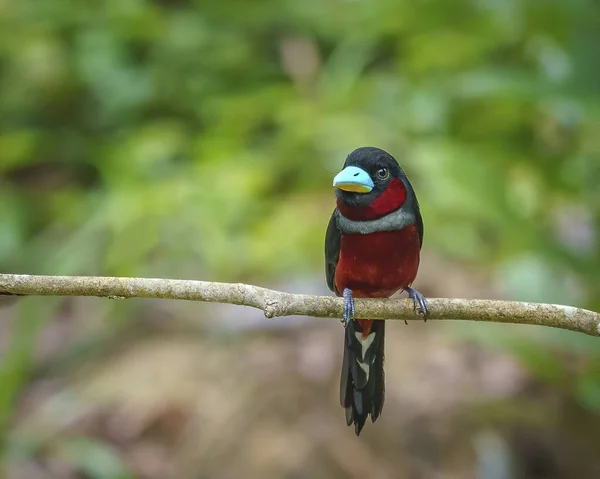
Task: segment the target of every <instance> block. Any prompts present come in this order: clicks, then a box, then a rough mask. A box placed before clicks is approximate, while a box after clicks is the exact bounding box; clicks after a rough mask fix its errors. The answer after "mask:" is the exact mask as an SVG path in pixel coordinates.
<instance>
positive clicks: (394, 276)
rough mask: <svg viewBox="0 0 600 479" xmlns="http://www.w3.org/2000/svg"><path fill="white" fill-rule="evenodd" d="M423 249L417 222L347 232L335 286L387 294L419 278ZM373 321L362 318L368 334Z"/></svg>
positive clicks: (358, 294)
mask: <svg viewBox="0 0 600 479" xmlns="http://www.w3.org/2000/svg"><path fill="white" fill-rule="evenodd" d="M420 250H421V240H420V238H419V233H418V232H417V228H416V226H415V225H409V226H407V227H405V228H403V229H401V230H398V231H380V232H377V233H371V234H368V235H344V236H342V240H341V247H340V258H339V260H338V264H337V267H336V269H335V286H336V288H337V289H338V291H343V290H344V288H349V289H351V290H352V293H353V295H354V297H355V298H387V297H389V296H391V295H392V294H394V293H395V292H397V291H400V290H403V289H405V288H406V287H408V286H410V285H411V284H412V282H413V281H414V280H415V278H416V276H417V270H418V269H419V261H420ZM371 322H372V321H368V323H367V322H366V321H361V325H362V326H363V336H365V337H366V336H367V335H368V334H369V332H370V330H371V327H370V324H371ZM364 323H367V325H366V326H365V324H364Z"/></svg>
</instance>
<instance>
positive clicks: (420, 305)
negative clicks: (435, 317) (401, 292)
mask: <svg viewBox="0 0 600 479" xmlns="http://www.w3.org/2000/svg"><path fill="white" fill-rule="evenodd" d="M406 291H407V292H408V296H409V297H410V299H412V300H413V303H414V310H415V313H416V312H417V309H418V312H419V313H421V314H423V316H424V318H423V319H424V320H425V321H427V315H428V314H429V310H428V309H427V300H426V299H425V296H423V295H422V294H421V293H419V292H418V291H417V290H416V289H413V288H406Z"/></svg>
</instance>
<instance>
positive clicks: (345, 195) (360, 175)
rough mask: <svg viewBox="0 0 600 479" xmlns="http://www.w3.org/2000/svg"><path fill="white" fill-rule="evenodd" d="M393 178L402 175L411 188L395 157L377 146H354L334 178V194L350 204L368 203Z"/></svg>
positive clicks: (352, 205)
mask: <svg viewBox="0 0 600 479" xmlns="http://www.w3.org/2000/svg"><path fill="white" fill-rule="evenodd" d="M394 179H400V180H401V181H402V183H404V186H405V187H406V189H407V190H409V191H410V190H412V188H411V186H410V183H409V182H408V179H407V178H406V175H405V174H404V171H403V170H402V168H400V165H399V164H398V162H397V161H396V159H395V158H394V157H393V156H392V155H390V154H389V153H387V152H385V151H383V150H381V149H379V148H374V147H362V148H358V149H356V150H354V151H353V152H352V153H350V154H349V155H348V158H346V162H345V163H344V169H343V170H342V171H341V172H340V173H338V175H337V176H336V177H335V178H334V180H333V186H335V187H336V189H335V194H336V196H337V198H338V200H340V201H341V202H342V203H344V204H346V205H348V206H351V207H359V208H360V207H367V206H369V205H370V204H371V203H372V202H373V201H374V200H375V199H376V198H377V197H379V196H380V195H381V194H382V193H383V192H384V191H385V190H386V189H387V187H388V186H389V184H390V182H392V181H393V180H394Z"/></svg>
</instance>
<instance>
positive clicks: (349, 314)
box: [341, 288, 354, 328]
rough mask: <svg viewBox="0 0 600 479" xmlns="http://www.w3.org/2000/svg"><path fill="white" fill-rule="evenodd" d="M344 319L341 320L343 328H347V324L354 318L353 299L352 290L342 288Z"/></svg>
mask: <svg viewBox="0 0 600 479" xmlns="http://www.w3.org/2000/svg"><path fill="white" fill-rule="evenodd" d="M343 297H344V317H343V319H342V320H341V322H342V324H343V325H344V328H345V327H346V326H348V322H349V321H350V320H351V319H352V318H353V317H354V297H353V296H352V290H350V289H348V288H344V293H343Z"/></svg>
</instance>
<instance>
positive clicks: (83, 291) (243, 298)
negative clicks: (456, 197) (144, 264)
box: [0, 274, 600, 336]
mask: <svg viewBox="0 0 600 479" xmlns="http://www.w3.org/2000/svg"><path fill="white" fill-rule="evenodd" d="M0 294H20V295H46V296H98V297H106V298H111V299H125V298H163V299H180V300H190V301H204V302H210V303H229V304H238V305H242V306H250V307H253V308H257V309H261V310H262V311H264V313H265V316H266V317H267V318H274V317H277V316H292V315H302V316H314V317H333V318H340V317H341V316H342V310H343V304H342V299H341V298H338V297H333V296H308V295H304V294H291V293H284V292H281V291H274V290H271V289H266V288H261V287H259V286H252V285H248V284H241V283H235V284H234V283H210V282H206V281H187V280H179V279H157V278H113V277H97V276H34V275H25V274H0ZM428 304H429V316H428V319H444V320H449V319H461V320H469V321H489V322H498V323H515V324H535V325H539V326H551V327H555V328H561V329H568V330H571V331H578V332H581V333H585V334H589V335H591V336H600V313H595V312H593V311H588V310H585V309H579V308H574V307H571V306H560V305H554V304H541V303H522V302H513V301H493V300H482V299H455V298H430V299H428ZM356 311H357V313H356V317H359V318H370V319H407V320H411V319H412V320H414V319H422V316H419V315H417V314H415V312H414V311H413V305H412V301H411V300H408V299H357V300H356Z"/></svg>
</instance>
